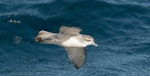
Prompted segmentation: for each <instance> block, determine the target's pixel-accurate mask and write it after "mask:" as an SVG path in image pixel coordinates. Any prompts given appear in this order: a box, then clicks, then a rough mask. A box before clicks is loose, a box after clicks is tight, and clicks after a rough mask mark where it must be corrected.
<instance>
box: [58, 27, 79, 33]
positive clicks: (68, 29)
mask: <svg viewBox="0 0 150 76" xmlns="http://www.w3.org/2000/svg"><path fill="white" fill-rule="evenodd" d="M59 30H60V32H59V33H60V34H69V35H78V34H80V31H81V29H80V28H78V27H66V26H61V27H60V29H59Z"/></svg>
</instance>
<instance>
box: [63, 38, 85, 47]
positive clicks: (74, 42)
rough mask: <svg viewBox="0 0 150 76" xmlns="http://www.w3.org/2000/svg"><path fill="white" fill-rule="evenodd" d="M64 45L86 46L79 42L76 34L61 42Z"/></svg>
mask: <svg viewBox="0 0 150 76" xmlns="http://www.w3.org/2000/svg"><path fill="white" fill-rule="evenodd" d="M62 45H63V46H66V47H86V44H85V43H83V42H80V40H79V39H78V37H77V36H73V37H70V38H69V39H68V40H66V41H65V42H63V43H62Z"/></svg>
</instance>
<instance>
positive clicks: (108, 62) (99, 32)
mask: <svg viewBox="0 0 150 76" xmlns="http://www.w3.org/2000/svg"><path fill="white" fill-rule="evenodd" d="M149 8H150V1H149V0H132V1H131V0H107V1H106V0H72V1H71V0H59V1H58V0H36V1H34V0H0V76H150V9H149ZM61 25H65V26H75V27H80V28H82V30H83V31H82V32H81V33H83V34H89V35H91V36H93V37H94V38H95V42H96V43H98V44H99V47H98V48H96V47H93V46H89V47H87V51H86V52H87V59H86V63H85V65H84V66H83V67H82V68H81V69H79V70H76V69H75V68H74V66H73V65H72V64H71V62H70V61H69V58H68V57H67V53H66V52H65V49H64V48H62V47H59V46H55V45H47V44H46V45H43V44H39V43H36V42H35V41H34V37H35V36H36V35H37V33H38V32H39V31H40V30H47V31H51V32H58V31H59V27H60V26H61Z"/></svg>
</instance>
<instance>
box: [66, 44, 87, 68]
mask: <svg viewBox="0 0 150 76" xmlns="http://www.w3.org/2000/svg"><path fill="white" fill-rule="evenodd" d="M66 51H67V53H68V56H69V58H70V60H71V62H72V63H73V64H74V66H75V68H76V69H79V68H80V67H82V66H83V65H84V63H85V60H86V52H85V48H84V47H81V48H76V47H69V48H68V47H66Z"/></svg>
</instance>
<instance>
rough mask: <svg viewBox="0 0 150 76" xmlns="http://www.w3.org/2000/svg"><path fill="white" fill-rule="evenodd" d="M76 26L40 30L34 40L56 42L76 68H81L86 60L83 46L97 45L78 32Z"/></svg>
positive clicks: (88, 37) (46, 42)
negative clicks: (54, 31) (57, 30)
mask: <svg viewBox="0 0 150 76" xmlns="http://www.w3.org/2000/svg"><path fill="white" fill-rule="evenodd" d="M80 31H81V29H80V28H78V27H66V26H61V28H60V32H59V33H52V32H47V31H44V30H42V31H40V32H39V34H38V35H37V37H36V38H35V40H36V41H37V42H40V43H45V44H56V45H59V46H62V47H64V48H65V49H66V52H67V53H68V57H69V58H70V60H71V62H72V63H73V64H74V66H75V68H76V69H79V68H81V67H82V66H83V65H84V63H85V60H86V52H85V47H86V46H88V45H94V46H98V45H97V44H96V43H95V42H94V38H93V37H91V36H89V35H84V34H80Z"/></svg>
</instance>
